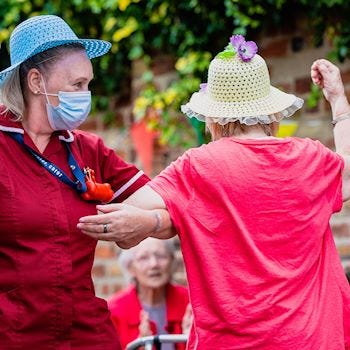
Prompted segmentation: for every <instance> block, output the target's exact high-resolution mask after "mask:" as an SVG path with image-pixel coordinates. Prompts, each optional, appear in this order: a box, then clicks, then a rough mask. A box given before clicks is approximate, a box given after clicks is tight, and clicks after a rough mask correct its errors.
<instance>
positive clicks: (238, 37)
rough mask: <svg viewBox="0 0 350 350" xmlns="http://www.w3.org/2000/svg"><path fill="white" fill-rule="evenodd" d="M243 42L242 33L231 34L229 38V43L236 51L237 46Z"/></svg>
mask: <svg viewBox="0 0 350 350" xmlns="http://www.w3.org/2000/svg"><path fill="white" fill-rule="evenodd" d="M244 42H245V39H244V36H243V35H232V36H231V38H230V43H231V45H232V46H233V48H234V49H235V51H236V52H238V49H239V46H240V45H241V44H242V43H244Z"/></svg>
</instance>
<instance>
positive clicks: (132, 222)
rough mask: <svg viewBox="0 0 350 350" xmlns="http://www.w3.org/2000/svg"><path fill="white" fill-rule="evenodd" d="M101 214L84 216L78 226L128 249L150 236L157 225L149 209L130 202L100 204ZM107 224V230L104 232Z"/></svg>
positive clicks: (94, 235) (98, 237) (88, 233)
mask: <svg viewBox="0 0 350 350" xmlns="http://www.w3.org/2000/svg"><path fill="white" fill-rule="evenodd" d="M97 210H98V211H99V212H100V213H101V214H99V215H90V216H84V217H82V218H80V219H79V223H78V225H77V227H78V228H79V229H80V230H81V231H82V233H84V234H86V235H88V236H90V237H93V238H95V239H98V240H103V241H114V242H116V243H117V245H118V246H119V247H121V248H124V249H127V248H131V247H133V246H135V245H137V244H139V243H140V242H141V241H142V240H144V239H145V238H147V237H148V233H149V232H152V231H153V230H154V228H155V225H156V218H155V217H154V215H153V213H152V212H151V211H149V210H144V209H140V208H137V207H134V206H132V205H128V204H106V205H98V206H97ZM104 225H107V226H106V228H107V232H106V233H105V232H104Z"/></svg>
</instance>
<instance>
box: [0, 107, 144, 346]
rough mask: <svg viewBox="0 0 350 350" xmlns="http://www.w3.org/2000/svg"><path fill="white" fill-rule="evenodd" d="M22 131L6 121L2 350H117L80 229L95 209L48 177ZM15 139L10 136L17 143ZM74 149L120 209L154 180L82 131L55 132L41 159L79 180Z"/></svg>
mask: <svg viewBox="0 0 350 350" xmlns="http://www.w3.org/2000/svg"><path fill="white" fill-rule="evenodd" d="M14 134H19V135H23V139H24V143H25V145H26V146H29V147H30V148H31V149H32V150H34V151H36V152H38V150H37V149H36V147H35V145H34V144H33V142H32V141H31V139H30V138H29V136H28V135H27V134H26V132H25V131H24V130H23V127H22V125H21V123H18V122H13V121H10V119H9V114H7V116H3V115H2V116H1V118H0V191H1V192H0V193H1V194H0V208H1V209H0V348H1V349H6V350H11V349H36V350H41V349H52V350H68V349H81V350H90V349H91V350H98V349H101V350H117V349H119V348H120V345H119V341H118V336H117V334H116V332H115V330H114V327H113V325H112V322H111V320H110V314H109V311H108V308H107V304H106V302H105V301H104V300H102V299H100V298H97V297H96V296H95V293H94V286H93V282H92V279H91V268H92V264H93V260H94V252H95V247H96V241H95V240H94V239H92V238H90V237H89V236H86V235H84V234H82V233H81V232H80V231H79V230H78V229H77V227H76V226H77V223H78V220H79V218H80V217H82V216H85V215H92V214H95V213H96V204H97V202H94V201H85V200H83V199H82V198H81V196H80V194H79V193H78V192H77V191H75V190H73V189H72V188H71V187H69V186H68V185H66V184H65V183H63V182H62V181H60V179H59V178H57V177H56V176H54V175H53V174H51V173H49V172H48V170H47V169H46V168H45V167H44V166H42V164H40V163H39V161H38V160H37V159H35V158H34V156H33V155H32V154H31V153H30V152H29V151H28V149H27V147H26V146H25V145H23V144H21V143H19V142H17V141H16V140H15V139H14V138H13V137H12V136H13V135H14ZM11 135H12V136H11ZM67 144H68V145H69V146H70V149H71V152H72V154H73V157H74V158H75V160H76V162H77V163H78V165H79V167H80V168H82V169H83V168H84V167H89V168H91V169H93V170H94V171H95V176H96V180H97V181H98V182H101V183H104V182H108V183H110V184H111V187H112V189H113V191H114V197H115V199H114V200H115V201H118V202H120V201H122V200H124V199H125V198H127V197H128V196H129V195H130V194H132V193H133V192H134V191H135V190H137V189H138V188H140V187H142V186H143V185H144V184H145V183H146V182H147V181H148V178H147V177H146V176H145V175H144V174H143V173H142V171H139V170H138V169H136V168H135V167H134V166H132V165H130V164H127V163H125V162H124V161H123V160H122V159H121V158H119V157H118V156H117V155H116V154H115V153H114V151H113V150H111V149H109V148H108V147H106V146H105V145H104V144H103V142H102V140H101V139H100V138H99V137H97V136H95V135H92V134H90V133H86V132H82V131H73V132H68V131H64V132H55V133H53V134H52V137H51V140H50V142H49V144H48V146H47V147H46V149H45V151H44V153H43V154H42V156H43V157H44V158H45V159H47V160H49V161H50V162H51V163H52V164H54V165H55V166H57V167H58V168H60V169H61V170H63V172H64V173H65V174H66V175H68V176H69V177H70V178H71V179H72V180H73V179H74V177H73V175H72V172H71V170H70V168H69V164H68V160H67V157H68V153H69V152H68V150H67V147H66V145H67Z"/></svg>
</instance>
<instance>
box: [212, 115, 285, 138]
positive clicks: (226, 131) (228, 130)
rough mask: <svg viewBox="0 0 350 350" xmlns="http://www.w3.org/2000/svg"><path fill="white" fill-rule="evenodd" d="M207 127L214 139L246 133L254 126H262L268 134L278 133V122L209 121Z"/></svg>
mask: <svg viewBox="0 0 350 350" xmlns="http://www.w3.org/2000/svg"><path fill="white" fill-rule="evenodd" d="M206 127H207V129H208V130H209V132H210V134H211V138H212V140H213V141H216V140H219V139H221V138H222V137H230V136H237V135H241V134H246V133H247V132H248V130H249V129H252V128H261V129H262V130H263V131H264V133H265V134H266V136H274V135H275V134H276V133H277V128H278V127H277V123H271V124H256V125H246V124H241V123H240V122H239V121H238V120H237V121H235V122H230V123H227V124H225V125H221V124H219V123H212V122H208V121H207V122H206Z"/></svg>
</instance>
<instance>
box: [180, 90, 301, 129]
mask: <svg viewBox="0 0 350 350" xmlns="http://www.w3.org/2000/svg"><path fill="white" fill-rule="evenodd" d="M303 103H304V101H303V100H302V99H301V98H299V97H296V96H295V95H293V94H287V93H285V92H283V91H281V90H279V89H277V88H275V87H273V86H271V87H270V93H269V94H268V95H267V96H266V97H264V98H261V99H256V100H251V101H243V102H221V101H216V100H214V99H213V98H212V97H211V95H210V94H209V93H208V92H207V91H201V92H195V93H194V94H193V95H192V97H191V99H190V101H189V102H188V103H187V104H186V105H183V106H181V110H182V112H183V113H185V114H186V115H187V116H188V117H190V118H192V117H195V118H197V119H198V120H201V121H211V122H216V123H219V124H222V125H224V124H227V123H229V122H234V121H237V120H238V121H240V122H241V123H243V124H247V125H253V124H257V123H262V124H269V123H271V122H273V121H280V120H281V119H282V118H285V117H289V116H291V115H292V114H294V113H295V112H296V111H297V110H298V109H300V108H301V107H302V106H303Z"/></svg>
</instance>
